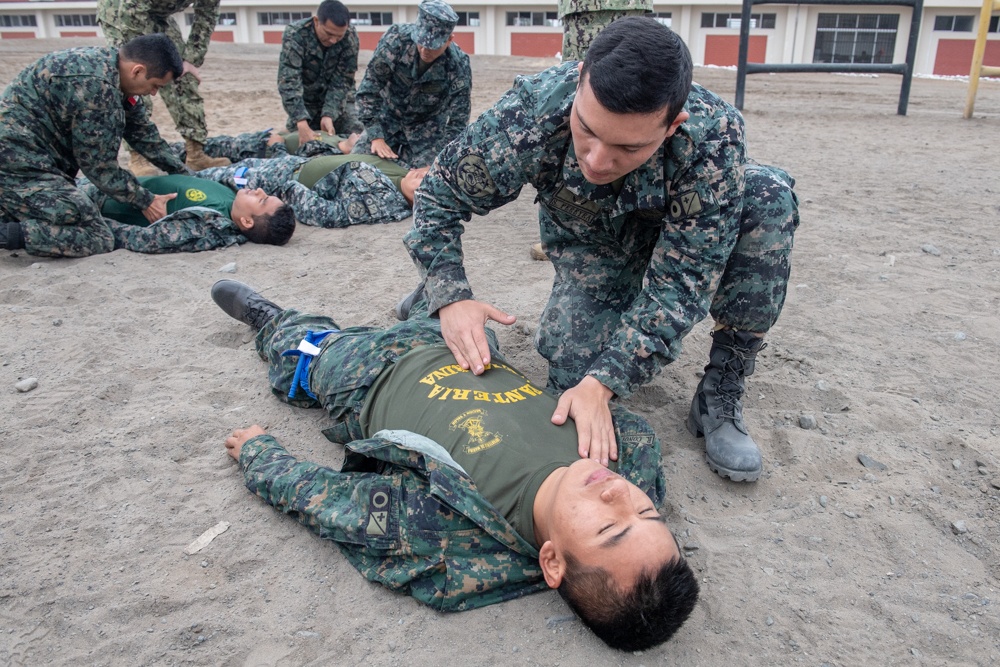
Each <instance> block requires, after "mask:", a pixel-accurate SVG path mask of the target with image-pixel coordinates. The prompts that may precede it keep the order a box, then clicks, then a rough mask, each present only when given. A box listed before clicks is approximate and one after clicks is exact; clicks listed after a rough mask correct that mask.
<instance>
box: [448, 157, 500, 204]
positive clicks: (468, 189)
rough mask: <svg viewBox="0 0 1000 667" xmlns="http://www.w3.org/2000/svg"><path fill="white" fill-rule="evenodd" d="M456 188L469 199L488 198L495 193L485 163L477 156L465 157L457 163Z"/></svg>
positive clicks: (494, 186)
mask: <svg viewBox="0 0 1000 667" xmlns="http://www.w3.org/2000/svg"><path fill="white" fill-rule="evenodd" d="M456 176H457V178H458V187H459V188H461V190H462V192H464V193H465V194H467V195H469V196H470V197H488V196H490V195H492V194H493V193H495V192H496V191H497V186H496V183H494V182H493V177H492V176H490V170H489V169H487V167H486V161H485V160H483V158H481V157H479V156H478V155H466V156H465V157H463V158H462V159H461V160H459V161H458V170H457V172H456Z"/></svg>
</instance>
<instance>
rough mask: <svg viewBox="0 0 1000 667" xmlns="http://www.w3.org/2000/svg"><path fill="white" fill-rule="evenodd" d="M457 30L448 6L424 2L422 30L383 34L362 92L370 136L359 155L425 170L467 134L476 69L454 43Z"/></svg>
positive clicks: (403, 28) (411, 26) (400, 28)
mask: <svg viewBox="0 0 1000 667" xmlns="http://www.w3.org/2000/svg"><path fill="white" fill-rule="evenodd" d="M457 23H458V15H457V14H456V13H455V12H454V10H452V8H451V7H450V6H448V4H447V3H445V2H443V1H442V0H424V2H422V3H420V8H419V15H418V18H417V22H416V23H403V24H397V25H393V26H391V27H390V28H389V29H388V30H387V31H386V33H385V34H384V35H382V39H380V40H379V42H378V46H377V47H376V49H375V53H374V54H373V55H372V59H371V62H370V63H368V69H367V70H366V71H365V77H364V79H362V81H361V85H360V86H359V87H358V117H359V118H360V119H361V122H362V123H363V124H364V126H365V131H364V133H362V135H361V138H360V139H359V140H358V142H357V144H355V146H354V151H353V152H355V153H374V154H375V155H378V156H379V157H383V158H391V159H397V158H398V159H400V160H403V161H405V162H407V163H408V164H410V165H412V166H425V165H429V164H430V163H431V162H433V161H434V158H435V156H436V155H437V154H438V152H440V150H441V149H442V148H444V146H445V145H446V144H447V143H448V142H449V141H451V140H452V139H454V138H455V137H456V136H458V134H459V133H460V132H462V130H464V129H465V126H466V125H468V123H469V114H470V113H471V109H472V100H471V94H472V69H471V68H470V67H469V56H467V55H465V53H463V52H462V49H460V48H459V47H458V45H457V44H454V43H453V41H452V32H453V31H454V29H455V25H456V24H457Z"/></svg>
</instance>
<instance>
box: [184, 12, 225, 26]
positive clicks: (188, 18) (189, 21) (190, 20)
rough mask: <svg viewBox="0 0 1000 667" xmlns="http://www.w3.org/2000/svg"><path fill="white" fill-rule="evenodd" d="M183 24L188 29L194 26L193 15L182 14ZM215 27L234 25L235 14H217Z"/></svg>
mask: <svg viewBox="0 0 1000 667" xmlns="http://www.w3.org/2000/svg"><path fill="white" fill-rule="evenodd" d="M184 22H185V23H186V24H187V25H188V26H189V27H190V26H193V25H194V14H193V13H190V12H189V13H187V14H184ZM215 25H236V12H219V20H218V21H216V22H215Z"/></svg>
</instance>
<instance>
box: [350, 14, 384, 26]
mask: <svg viewBox="0 0 1000 667" xmlns="http://www.w3.org/2000/svg"><path fill="white" fill-rule="evenodd" d="M350 14H351V23H353V24H354V25H392V12H351V13H350Z"/></svg>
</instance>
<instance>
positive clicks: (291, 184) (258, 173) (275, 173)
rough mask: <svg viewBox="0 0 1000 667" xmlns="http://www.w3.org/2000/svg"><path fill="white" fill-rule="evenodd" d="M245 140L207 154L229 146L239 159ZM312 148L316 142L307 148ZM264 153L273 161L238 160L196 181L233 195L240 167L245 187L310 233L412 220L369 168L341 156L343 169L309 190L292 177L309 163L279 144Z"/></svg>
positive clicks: (394, 189) (397, 194)
mask: <svg viewBox="0 0 1000 667" xmlns="http://www.w3.org/2000/svg"><path fill="white" fill-rule="evenodd" d="M251 134H253V133H251ZM242 136H244V135H240V137H242ZM248 139H249V140H248V141H244V140H243V139H240V138H236V139H234V140H233V141H231V142H226V141H225V140H221V141H219V142H218V143H216V144H213V149H218V148H219V147H220V146H221V145H223V144H224V143H229V144H230V145H231V146H232V147H234V149H235V150H236V153H234V155H239V154H241V153H243V152H245V149H246V148H247V147H248V146H249V145H251V144H252V138H248ZM313 143H318V142H310V144H313ZM308 145H309V144H307V146H308ZM303 148H306V147H305V146H304V147H303ZM270 153H271V154H272V155H274V156H275V157H273V158H251V159H244V160H242V161H240V162H236V163H233V164H232V165H230V166H227V167H212V168H211V169H204V170H202V171H199V172H198V176H201V177H202V178H209V179H211V180H213V181H217V182H219V183H224V184H226V185H228V186H229V187H231V188H233V189H235V188H236V182H235V180H234V177H235V174H236V170H237V169H240V168H242V167H246V168H247V169H248V171H247V173H246V174H245V177H246V178H247V184H246V187H249V188H263V189H264V191H265V192H267V193H268V194H272V195H276V196H278V197H280V198H281V200H282V201H284V202H285V203H286V204H288V205H289V206H291V207H292V210H293V211H295V219H296V220H297V221H298V222H300V223H302V224H303V225H310V226H313V227H326V228H330V229H332V228H339V227H349V226H351V225H373V224H382V223H388V222H398V221H399V220H403V219H405V218H408V217H410V215H411V214H412V210H411V208H410V204H409V202H408V201H406V198H405V197H403V195H402V194H401V193H400V191H399V189H398V188H397V187H396V186H395V185H393V183H392V181H391V180H390V179H389V177H388V176H386V175H385V174H383V173H382V172H381V171H379V169H378V168H377V167H376V166H374V165H371V164H367V163H364V162H357V161H353V160H352V159H351V157H350V156H346V155H345V156H343V158H344V162H345V163H344V164H343V165H341V166H339V167H337V168H335V169H333V170H331V171H330V172H329V173H328V174H326V175H325V176H324V177H323V178H321V179H319V180H318V181H317V182H316V184H315V185H314V186H313V187H312V188H311V189H310V188H307V187H306V186H304V185H303V184H301V183H299V182H298V179H297V176H298V172H299V170H300V169H301V168H302V165H304V164H306V163H307V162H308V161H309V160H310V159H312V158H306V157H298V156H295V155H288V153H287V152H286V151H285V147H284V145H283V144H277V145H276V146H273V147H271V150H270ZM219 157H230V156H229V155H219ZM230 159H233V158H232V157H230Z"/></svg>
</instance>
